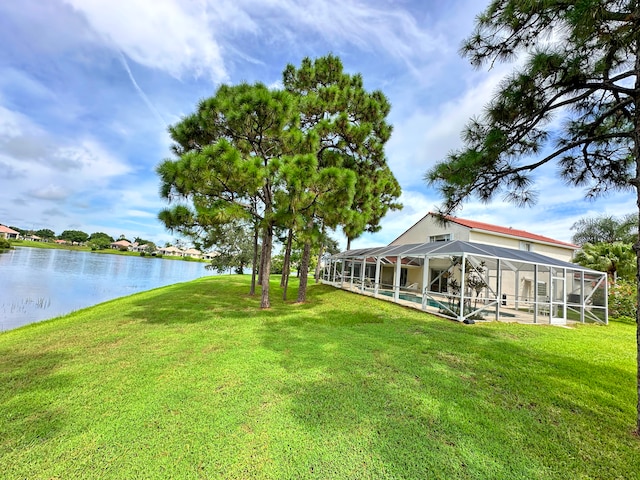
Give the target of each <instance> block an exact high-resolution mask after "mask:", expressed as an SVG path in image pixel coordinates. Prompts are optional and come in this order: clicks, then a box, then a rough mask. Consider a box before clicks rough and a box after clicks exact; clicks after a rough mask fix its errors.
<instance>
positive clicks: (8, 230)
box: [0, 225, 19, 234]
mask: <svg viewBox="0 0 640 480" xmlns="http://www.w3.org/2000/svg"><path fill="white" fill-rule="evenodd" d="M0 233H12V234H13V233H19V232H16V231H15V230H14V229H13V228H9V227H7V226H5V225H0Z"/></svg>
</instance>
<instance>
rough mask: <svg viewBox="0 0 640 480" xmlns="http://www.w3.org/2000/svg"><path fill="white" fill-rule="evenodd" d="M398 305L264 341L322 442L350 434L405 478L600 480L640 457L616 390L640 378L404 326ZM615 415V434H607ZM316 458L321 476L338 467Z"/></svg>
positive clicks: (498, 340)
mask: <svg viewBox="0 0 640 480" xmlns="http://www.w3.org/2000/svg"><path fill="white" fill-rule="evenodd" d="M393 308H401V307H398V306H395V305H394V306H393V307H391V308H390V309H389V310H386V313H381V314H379V316H378V318H380V317H385V316H386V318H384V319H383V321H382V322H375V321H364V322H360V323H358V322H353V323H350V322H346V323H345V322H344V312H342V311H341V310H339V309H337V308H336V310H334V311H326V312H325V313H324V318H322V319H321V320H318V319H316V318H306V319H305V318H297V319H296V320H295V321H289V322H281V323H280V324H278V325H276V324H271V325H266V326H265V329H264V331H263V337H264V340H263V344H264V346H265V347H266V348H269V349H271V350H272V351H274V352H276V353H277V354H279V355H280V358H281V360H280V363H281V366H282V368H284V369H285V370H286V371H287V372H290V379H288V380H287V381H286V382H285V383H283V385H282V391H281V392H280V393H281V394H282V395H283V396H284V397H286V398H290V399H291V411H290V414H291V417H292V418H293V419H294V421H295V422H296V423H297V426H298V428H301V429H303V430H304V431H306V432H308V433H309V435H310V436H315V438H317V442H318V443H319V444H322V445H331V443H332V438H344V437H345V436H350V437H351V438H352V442H353V449H354V452H357V451H358V450H360V451H361V452H362V458H361V459H360V460H361V461H362V462H363V463H367V462H369V465H371V462H372V461H373V462H375V461H376V459H377V461H378V462H379V465H380V466H386V467H385V468H388V470H386V473H387V474H390V475H391V476H392V477H404V478H509V479H512V478H523V479H524V478H540V477H545V476H548V475H549V473H550V472H553V471H554V468H556V465H570V466H571V468H572V469H574V470H575V471H576V472H582V473H581V475H586V476H593V475H594V474H598V473H599V472H613V473H615V472H616V469H619V468H620V465H617V464H616V460H615V458H611V456H610V455H609V454H608V451H609V449H611V448H619V447H621V446H622V444H624V446H625V448H628V449H631V450H632V451H633V450H634V449H635V451H636V452H637V453H640V449H639V448H638V445H637V442H635V441H634V440H633V439H632V437H631V436H630V435H629V431H630V430H629V429H630V426H631V425H632V424H633V417H632V415H630V414H627V415H624V414H620V405H619V404H618V402H616V399H615V394H614V393H612V392H616V391H619V390H620V389H621V385H625V388H626V389H627V390H628V391H631V392H632V391H633V385H634V382H633V380H634V377H633V374H632V372H630V371H627V370H624V369H621V368H617V367H614V366H612V367H608V371H603V370H602V368H601V367H599V365H597V364H596V363H594V362H590V361H581V362H576V359H575V357H574V356H572V355H571V354H570V353H567V354H566V355H562V354H558V353H549V354H546V355H544V356H543V357H541V356H540V351H539V350H538V349H536V348H532V347H531V346H530V345H527V344H523V343H522V342H520V341H519V339H518V338H514V339H511V338H509V336H508V335H506V336H505V335H504V332H502V331H501V330H496V329H490V328H481V327H480V328H477V327H474V326H466V325H462V324H457V323H452V322H449V321H446V320H440V319H437V320H435V319H433V317H424V318H425V319H424V320H422V321H421V320H420V319H418V318H416V320H415V321H412V320H407V321H406V322H397V321H395V320H394V317H393ZM367 316H368V317H374V316H372V315H371V314H368V315H367ZM516 328H536V327H530V326H529V327H527V326H518V327H516ZM550 328H551V327H550ZM557 333H558V335H567V336H570V335H572V334H577V332H576V331H564V330H561V329H558V330H557ZM567 366H570V368H567ZM587 379H588V381H587ZM576 392H582V396H579V395H576ZM618 401H619V399H618ZM627 410H628V413H632V412H631V409H630V408H628V409H627ZM612 416H614V417H615V420H613V425H615V428H614V430H615V432H613V433H612V432H611V431H607V430H604V431H599V425H608V426H609V427H610V426H611V424H612ZM598 434H600V435H601V438H595V439H593V440H592V441H586V442H576V441H575V437H576V436H578V437H580V436H585V437H586V436H593V435H596V436H597V435H598ZM363 445H365V446H366V447H367V448H370V449H371V451H374V452H375V455H374V456H373V457H374V458H372V457H371V454H370V453H367V448H363ZM329 451H330V449H329ZM343 454H344V455H348V453H346V452H343ZM636 458H637V456H636ZM308 462H310V463H313V465H307V467H309V468H313V470H314V471H315V472H318V473H319V474H320V475H322V468H323V465H324V467H325V468H327V469H328V468H330V467H329V466H330V464H331V460H330V459H329V458H326V457H324V458H323V457H317V458H309V459H308ZM555 462H557V464H556V463H555ZM380 468H382V467H380ZM625 468H626V469H627V470H628V471H629V472H634V471H637V469H638V468H640V464H638V463H637V462H636V464H635V465H627V466H625ZM329 471H330V470H326V472H327V473H328V472H329ZM381 472H382V471H380V472H379V473H381ZM373 476H375V474H374V475H373ZM613 476H615V475H613Z"/></svg>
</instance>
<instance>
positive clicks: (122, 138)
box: [0, 0, 635, 248]
mask: <svg viewBox="0 0 640 480" xmlns="http://www.w3.org/2000/svg"><path fill="white" fill-rule="evenodd" d="M482 8H483V3H481V2H478V1H477V0H431V1H429V2H423V1H418V0H413V1H410V0H388V1H381V0H372V1H366V2H365V1H362V0H358V1H356V0H343V1H340V2H328V1H321V0H308V1H302V0H262V1H252V0H233V1H231V0H197V1H196V0H193V1H188V0H154V1H151V0H122V1H120V0H118V1H116V0H113V1H109V2H105V1H100V0H66V1H63V0H47V1H46V2H42V1H41V0H22V1H20V2H0V42H1V44H2V45H3V48H2V49H0V223H2V224H5V225H16V226H18V227H21V228H33V229H39V228H51V229H52V230H54V231H55V232H56V233H58V234H59V233H61V232H62V231H63V230H66V229H78V230H83V231H85V232H87V233H92V232H97V231H102V232H106V233H109V234H110V235H112V236H114V237H118V236H119V235H121V234H124V235H125V236H127V237H135V236H140V237H143V238H147V239H150V240H154V241H156V242H157V243H164V242H166V241H170V240H171V239H173V238H175V236H174V235H173V234H171V233H169V232H167V231H166V230H165V229H164V228H163V227H162V226H161V225H160V223H159V222H158V221H157V219H156V218H157V213H158V211H159V210H161V209H162V208H163V207H164V206H165V204H164V202H163V201H162V200H161V199H160V197H159V195H158V187H159V182H158V177H157V175H156V174H155V171H154V169H155V167H156V165H157V164H158V163H159V162H160V161H161V160H162V159H164V158H167V157H170V150H169V147H170V139H169V136H168V134H167V126H168V125H170V124H173V123H175V122H177V121H179V120H180V118H181V116H183V115H186V114H189V113H191V112H192V111H193V110H194V109H195V106H196V104H197V102H198V101H199V100H200V99H202V98H205V97H208V96H210V95H213V93H214V91H215V89H216V88H217V86H218V85H220V84H221V83H231V84H233V83H238V82H241V81H247V82H251V83H252V82H257V81H259V82H263V83H265V84H267V85H271V86H274V87H277V86H278V85H279V83H280V78H281V72H282V70H283V69H284V67H285V66H286V64H288V63H293V64H294V65H298V64H299V63H300V61H301V60H302V58H303V57H305V56H309V57H312V58H314V57H318V56H322V55H326V54H327V53H333V54H335V55H338V56H340V57H341V59H342V61H343V63H344V65H345V69H346V70H347V71H348V72H351V73H356V72H360V73H362V75H363V78H364V82H365V87H366V88H367V89H369V90H373V89H380V90H382V91H383V92H384V93H385V94H386V95H387V97H388V98H389V99H390V101H391V103H392V111H391V114H390V116H389V121H390V122H391V123H392V124H393V127H394V133H393V136H392V138H391V140H390V141H389V143H388V144H387V150H386V151H387V157H388V161H389V165H390V166H391V169H392V171H393V172H394V174H395V175H396V178H397V179H398V180H399V182H400V184H401V186H402V189H403V196H402V198H401V201H402V203H403V204H404V206H405V207H404V209H403V210H402V211H400V212H392V213H390V214H388V215H387V217H386V218H385V219H384V220H383V222H382V229H381V231H380V232H378V233H376V234H367V235H363V236H362V237H361V238H360V239H358V240H356V241H355V242H354V243H353V247H355V248H358V247H366V246H370V245H380V244H386V243H388V242H389V241H391V240H392V239H394V238H395V237H397V236H398V235H399V234H400V233H402V232H403V231H404V230H405V229H407V228H408V227H409V226H411V225H412V224H413V223H415V222H416V221H417V220H419V219H420V218H421V217H422V216H424V215H425V214H426V213H427V212H428V211H430V210H433V209H434V208H435V207H436V206H437V205H438V203H439V202H440V199H439V198H438V196H437V192H435V191H434V190H433V189H431V188H429V187H428V186H427V185H426V184H425V183H424V181H423V180H422V177H423V175H424V173H425V171H426V170H427V169H428V168H430V167H431V166H432V165H433V164H434V163H435V162H436V161H439V160H441V159H443V158H444V157H445V156H446V154H447V153H448V152H449V151H451V150H453V149H456V148H458V147H459V146H460V136H459V135H460V131H461V130H462V129H463V127H464V125H465V123H466V122H467V120H468V119H469V118H470V117H471V116H473V115H477V114H480V113H481V112H482V107H483V105H484V104H485V103H486V102H487V101H488V100H489V99H490V98H491V95H492V92H493V91H494V90H495V88H496V86H497V84H498V82H499V81H500V79H501V78H502V77H503V76H504V75H505V73H507V72H508V71H510V69H511V66H509V65H497V66H495V67H494V68H493V69H491V70H481V71H479V70H474V69H472V68H471V66H470V65H469V64H468V62H467V61H466V60H465V59H463V58H461V57H460V56H459V55H458V48H459V46H460V43H461V41H462V40H463V39H464V38H465V37H466V36H467V35H468V34H469V33H470V32H471V30H472V27H473V22H474V18H475V16H476V15H477V14H478V13H480V11H481V10H482ZM536 178H537V180H538V181H537V187H538V189H539V192H540V195H539V202H538V204H537V205H536V206H535V207H533V208H526V209H519V208H516V207H514V206H512V205H510V204H507V203H504V202H501V201H499V200H498V201H495V202H493V203H491V204H488V205H484V204H480V203H478V202H475V201H471V202H469V203H468V204H466V205H465V207H464V209H463V210H462V211H460V212H459V213H458V214H459V216H461V217H463V218H469V219H474V220H478V221H484V222H489V223H495V224H498V225H503V226H511V227H513V228H520V229H524V230H528V231H531V232H534V233H539V234H542V235H547V236H551V237H554V238H557V239H559V240H565V241H568V240H570V238H571V235H572V233H573V232H572V231H571V230H570V227H571V225H572V224H573V223H574V222H575V221H576V220H578V219H579V218H582V217H585V216H596V215H599V214H611V215H622V214H624V213H629V212H633V211H634V210H635V203H634V199H633V197H632V196H631V195H630V194H616V195H611V196H609V197H607V198H604V199H600V200H597V201H596V202H586V201H584V200H583V199H582V194H583V192H582V191H580V190H579V189H571V188H568V187H566V186H565V185H564V184H563V182H562V181H561V180H559V179H558V178H557V177H556V176H555V170H554V168H548V169H546V170H545V171H542V172H540V173H538V174H537V177H536ZM335 236H336V238H338V239H339V240H340V243H341V245H343V246H344V245H345V241H344V238H343V237H342V236H341V235H340V233H339V232H337V233H336V235H335Z"/></svg>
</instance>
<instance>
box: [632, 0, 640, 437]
mask: <svg viewBox="0 0 640 480" xmlns="http://www.w3.org/2000/svg"><path fill="white" fill-rule="evenodd" d="M638 10H640V9H639V8H638V7H636V13H640V12H638ZM635 51H636V58H635V76H636V84H635V92H634V99H633V102H634V111H633V115H634V118H633V121H634V132H633V158H634V159H635V161H636V178H635V179H633V180H632V183H633V186H634V187H635V189H636V203H637V206H638V221H639V223H638V224H639V225H640V35H638V34H636V39H635ZM633 249H634V250H635V251H636V265H637V267H638V270H637V273H636V301H637V302H638V303H636V305H640V226H639V229H638V238H637V239H636V243H635V244H634V245H633ZM636 363H637V370H636V384H637V392H636V393H637V397H636V398H637V402H636V434H638V435H640V308H636Z"/></svg>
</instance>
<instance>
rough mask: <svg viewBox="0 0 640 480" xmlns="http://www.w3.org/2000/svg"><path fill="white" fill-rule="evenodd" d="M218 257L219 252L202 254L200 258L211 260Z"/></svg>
mask: <svg viewBox="0 0 640 480" xmlns="http://www.w3.org/2000/svg"><path fill="white" fill-rule="evenodd" d="M218 255H220V252H215V251H214V252H204V253H203V254H202V258H203V259H205V260H213V259H214V257H217V256H218Z"/></svg>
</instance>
